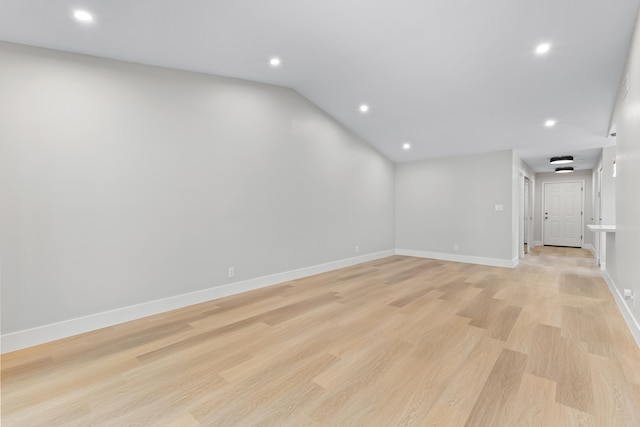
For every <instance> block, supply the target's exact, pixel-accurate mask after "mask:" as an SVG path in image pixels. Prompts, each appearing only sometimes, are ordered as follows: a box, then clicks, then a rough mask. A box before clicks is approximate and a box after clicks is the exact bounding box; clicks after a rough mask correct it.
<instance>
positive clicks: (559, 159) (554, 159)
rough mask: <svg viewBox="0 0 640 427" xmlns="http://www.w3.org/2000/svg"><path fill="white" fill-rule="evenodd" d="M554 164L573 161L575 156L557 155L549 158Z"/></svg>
mask: <svg viewBox="0 0 640 427" xmlns="http://www.w3.org/2000/svg"><path fill="white" fill-rule="evenodd" d="M549 163H550V164H552V165H564V164H565V163H573V156H556V157H552V158H550V159H549Z"/></svg>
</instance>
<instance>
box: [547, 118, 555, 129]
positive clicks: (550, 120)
mask: <svg viewBox="0 0 640 427" xmlns="http://www.w3.org/2000/svg"><path fill="white" fill-rule="evenodd" d="M544 125H545V126H546V127H548V128H550V127H554V126H555V125H556V121H555V120H553V119H549V120H547V121H546V122H544Z"/></svg>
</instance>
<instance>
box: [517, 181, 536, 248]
mask: <svg viewBox="0 0 640 427" xmlns="http://www.w3.org/2000/svg"><path fill="white" fill-rule="evenodd" d="M519 172H520V173H519V175H518V198H519V200H518V213H519V218H518V257H519V258H521V259H522V258H524V256H525V255H526V253H525V252H524V227H525V222H524V215H525V213H526V212H525V208H524V207H525V203H524V179H525V178H527V179H528V180H529V197H528V199H529V200H527V202H528V205H529V223H528V224H527V235H528V239H527V240H528V242H527V243H528V244H527V252H529V251H530V250H531V247H532V243H531V242H532V240H533V239H532V237H533V215H532V214H531V213H532V212H533V190H532V186H534V180H533V178H531V177H530V176H529V174H527V172H526V171H524V170H522V169H520V171H519Z"/></svg>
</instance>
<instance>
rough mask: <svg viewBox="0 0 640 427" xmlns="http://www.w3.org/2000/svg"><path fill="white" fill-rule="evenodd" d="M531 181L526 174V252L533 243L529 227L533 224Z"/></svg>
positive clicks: (524, 240) (524, 249)
mask: <svg viewBox="0 0 640 427" xmlns="http://www.w3.org/2000/svg"><path fill="white" fill-rule="evenodd" d="M529 186H530V181H529V177H528V176H525V177H524V191H523V193H524V209H523V214H524V235H523V238H522V240H523V242H524V248H523V251H524V253H525V254H526V253H528V252H529V249H531V244H530V243H529V235H530V232H529V227H530V225H531V199H530V196H529V194H530V191H531V190H530V187H529Z"/></svg>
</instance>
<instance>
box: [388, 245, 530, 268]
mask: <svg viewBox="0 0 640 427" xmlns="http://www.w3.org/2000/svg"><path fill="white" fill-rule="evenodd" d="M396 255H404V256H414V257H418V258H431V259H438V260H442V261H453V262H464V263H467V264H480V265H488V266H491V267H505V268H514V267H515V266H517V265H518V258H514V259H512V260H506V259H499V258H484V257H477V256H470V255H456V254H447V253H441V252H426V251H416V250H413V249H396Z"/></svg>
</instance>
